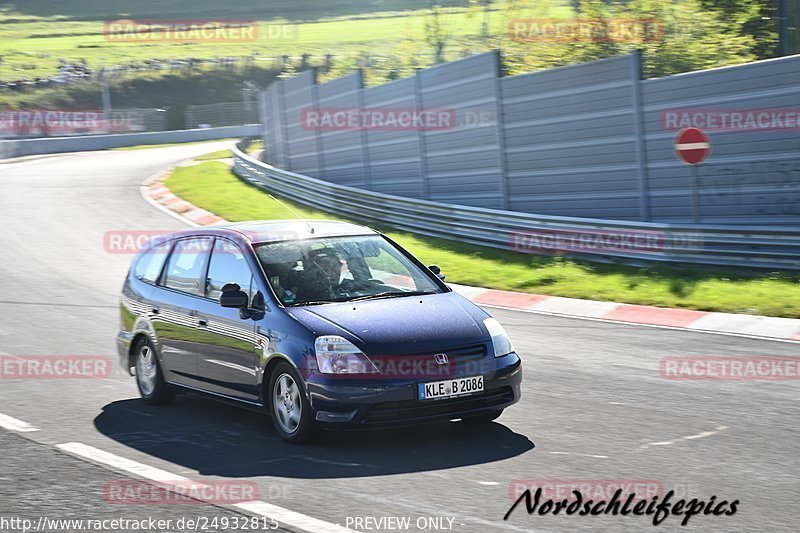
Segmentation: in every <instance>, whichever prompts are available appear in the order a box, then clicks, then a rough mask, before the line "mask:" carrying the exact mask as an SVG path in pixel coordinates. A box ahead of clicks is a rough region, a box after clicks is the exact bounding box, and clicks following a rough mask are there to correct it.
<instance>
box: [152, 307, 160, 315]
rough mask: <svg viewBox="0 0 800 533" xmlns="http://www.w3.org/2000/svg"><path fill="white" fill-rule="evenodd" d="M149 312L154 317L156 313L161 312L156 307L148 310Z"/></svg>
mask: <svg viewBox="0 0 800 533" xmlns="http://www.w3.org/2000/svg"><path fill="white" fill-rule="evenodd" d="M150 312H151V313H153V314H154V315H157V314H158V313H160V312H161V310H160V309H159V308H158V307H153V308H152V309H150Z"/></svg>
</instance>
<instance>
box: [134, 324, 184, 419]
mask: <svg viewBox="0 0 800 533" xmlns="http://www.w3.org/2000/svg"><path fill="white" fill-rule="evenodd" d="M134 357H135V358H136V360H135V366H136V385H137V386H138V387H139V394H141V395H142V399H143V400H144V401H145V403H147V404H150V405H163V404H167V403H170V402H171V401H172V400H174V399H175V393H174V391H173V390H172V389H171V388H170V387H169V385H167V383H166V382H165V381H164V375H163V373H162V372H161V367H160V366H159V364H158V356H157V355H156V350H155V347H154V346H153V344H152V343H151V342H150V341H149V340H148V339H144V340H142V341H140V342H139V343H138V345H137V346H136V349H135V350H134Z"/></svg>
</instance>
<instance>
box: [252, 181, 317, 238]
mask: <svg viewBox="0 0 800 533" xmlns="http://www.w3.org/2000/svg"><path fill="white" fill-rule="evenodd" d="M264 192H266V191H264ZM267 195H268V196H269V197H270V198H272V199H273V200H275V201H276V202H278V203H279V204H281V205H282V206H283V207H285V208H286V209H288V210H289V211H291V212H292V214H293V215H294V216H296V217H297V218H299V219H302V218H303V217H302V216H300V213H298V212H297V211H295V210H294V209H292V208H291V207H289V206H288V205H286V204H285V203H283V202H281V201H280V200H278V199H277V198H275V197H274V196H272V194H270V193H269V192H267ZM303 222H305V224H306V226H308V232H309V233H310V234H312V235H313V234H314V226H312V225H311V223H310V222H309V221H308V220H303Z"/></svg>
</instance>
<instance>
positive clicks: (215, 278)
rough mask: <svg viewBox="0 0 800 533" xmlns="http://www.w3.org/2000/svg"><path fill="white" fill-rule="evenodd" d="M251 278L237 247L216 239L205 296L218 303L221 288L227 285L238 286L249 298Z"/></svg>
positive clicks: (248, 268)
mask: <svg viewBox="0 0 800 533" xmlns="http://www.w3.org/2000/svg"><path fill="white" fill-rule="evenodd" d="M252 277H253V274H252V272H251V271H250V266H249V265H248V264H247V259H246V258H245V256H244V254H243V253H242V251H241V250H240V249H239V247H238V246H236V245H235V244H234V243H232V242H230V241H226V240H225V239H217V241H216V242H215V243H214V251H213V253H212V254H211V259H210V262H209V264H208V280H207V288H208V293H207V296H208V297H209V298H211V299H212V300H216V301H219V297H220V294H222V287H224V286H225V285H226V284H227V283H236V284H238V285H239V287H241V288H242V290H243V291H244V292H246V293H247V294H248V296H249V295H250V283H251V279H252Z"/></svg>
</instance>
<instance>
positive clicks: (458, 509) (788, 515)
mask: <svg viewBox="0 0 800 533" xmlns="http://www.w3.org/2000/svg"><path fill="white" fill-rule="evenodd" d="M226 145H227V143H212V144H206V145H203V146H198V145H189V146H183V147H169V148H156V149H151V150H145V151H121V152H97V153H82V154H68V155H60V156H56V157H46V158H40V159H33V160H28V161H23V162H17V163H7V162H6V163H4V164H0V220H2V229H0V250H1V251H0V316H2V321H0V352H1V353H2V354H4V355H14V356H28V355H36V356H46V355H106V356H115V347H114V336H115V334H116V331H117V329H118V322H119V317H118V312H117V305H118V304H117V297H118V291H119V289H120V287H121V284H122V280H123V277H124V275H125V273H126V271H127V268H128V266H129V264H130V260H131V258H132V256H131V255H128V254H117V253H109V252H107V251H106V249H105V248H104V234H105V233H106V232H109V231H114V230H163V229H177V228H180V227H182V226H183V223H182V222H181V221H179V220H177V219H175V218H173V217H171V216H168V215H167V214H164V213H163V212H161V211H159V210H157V209H156V208H154V207H153V206H151V205H150V204H148V203H147V202H145V201H144V200H143V199H142V197H141V195H140V192H139V186H140V184H141V183H142V182H143V181H144V180H145V179H146V178H148V177H149V176H151V175H154V174H155V173H157V172H159V171H161V170H163V169H165V168H167V167H169V166H171V165H174V164H176V163H178V162H180V161H181V160H184V159H186V158H189V157H193V156H196V155H200V154H202V153H206V152H210V151H213V150H215V149H220V148H221V147H223V146H226ZM423 259H424V258H423ZM442 267H443V270H444V271H445V273H446V271H447V265H442ZM490 312H492V313H493V314H494V316H495V317H496V318H498V319H499V320H500V321H501V322H502V323H503V325H504V326H505V327H506V329H507V330H508V332H509V334H510V336H511V338H512V340H513V341H514V344H515V346H516V348H517V351H518V352H519V353H520V354H521V356H522V358H523V360H524V372H525V377H524V383H523V399H522V401H521V402H520V403H519V404H518V405H516V406H514V407H512V408H511V409H509V410H508V411H507V412H506V413H505V414H504V415H503V416H502V417H501V418H500V419H498V421H497V422H496V423H493V424H490V425H488V426H486V427H485V428H483V429H481V430H480V431H470V430H469V429H468V428H464V427H462V426H461V425H459V424H458V423H444V424H437V425H433V426H425V427H420V428H413V429H403V430H390V431H380V432H371V433H364V432H350V433H334V434H330V435H327V436H326V438H325V439H324V440H323V441H322V442H320V443H318V444H315V445H313V446H308V447H296V446H291V445H288V444H285V443H283V442H282V441H280V440H279V438H278V437H277V436H276V435H275V433H274V431H273V429H272V427H271V425H270V421H269V419H268V418H266V417H265V416H261V415H259V414H257V413H251V412H247V411H244V410H239V409H236V408H233V407H229V406H226V405H222V404H217V403H214V402H211V401H208V400H205V399H200V398H196V397H192V396H187V395H182V396H179V398H178V399H177V400H176V402H175V403H174V404H173V405H171V406H168V407H150V406H146V405H144V404H143V403H142V402H140V400H139V399H138V392H137V391H136V387H135V384H134V381H133V378H131V377H128V376H126V375H124V374H123V373H122V372H121V370H120V369H117V368H115V373H114V374H113V375H112V377H110V378H108V379H102V380H88V381H87V380H82V379H39V380H33V379H22V380H6V379H2V380H0V413H2V414H3V415H7V416H9V417H13V418H14V419H18V420H21V421H24V422H26V423H27V424H30V425H32V426H34V427H35V428H38V429H39V431H32V432H25V433H19V434H17V433H15V432H12V431H8V430H6V429H2V428H0V450H2V452H3V453H0V480H2V484H0V517H2V516H5V517H9V516H17V517H32V518H38V517H40V516H42V515H48V516H50V517H53V518H75V519H77V518H84V519H88V518H97V517H109V516H126V517H137V518H141V517H146V516H154V517H159V518H179V517H199V516H205V517H213V516H218V517H219V516H236V515H238V514H239V512H238V511H237V510H235V509H233V508H231V507H226V506H205V505H200V504H196V505H191V504H184V505H142V504H138V505H121V504H114V503H107V502H106V501H105V500H104V497H103V494H104V492H103V487H104V484H106V483H108V482H109V481H113V480H120V479H135V476H131V475H128V474H125V473H123V472H121V471H119V470H115V469H114V468H112V467H107V466H101V465H97V464H91V463H90V462H87V461H85V460H83V459H79V458H77V457H74V456H72V455H70V454H66V453H64V452H63V451H60V450H59V449H58V448H56V446H57V445H59V444H63V443H71V442H78V443H82V444H85V445H88V446H92V447H95V448H98V449H100V450H103V451H105V452H109V453H111V454H115V455H116V456H119V457H122V458H126V459H130V460H133V461H137V462H139V463H142V464H145V465H148V466H151V467H155V468H159V469H163V470H165V471H167V472H170V473H173V474H175V475H176V476H184V477H186V478H190V479H192V480H207V479H223V480H230V481H243V480H247V481H255V482H256V483H258V486H259V489H260V490H259V494H260V499H262V500H264V501H267V502H269V503H271V504H273V505H276V506H279V507H281V508H284V509H288V510H291V511H295V512H297V513H302V514H303V515H306V516H309V517H312V518H316V519H320V520H324V521H326V522H330V523H332V524H339V525H341V526H348V527H349V528H350V529H355V530H361V531H365V530H370V531H375V530H386V529H378V528H377V526H376V525H375V524H376V522H375V521H374V520H380V519H381V518H382V517H383V518H385V517H411V529H410V530H412V531H415V530H418V529H417V528H416V525H415V524H416V521H417V519H418V518H423V519H427V518H440V519H444V520H443V521H442V525H443V527H450V528H451V529H449V530H450V531H459V532H461V531H465V532H466V531H475V532H483V531H488V532H491V531H575V530H596V531H646V530H649V529H651V528H653V525H652V521H651V518H648V517H635V516H627V517H613V516H610V515H603V516H595V517H592V516H574V515H573V516H564V515H560V516H552V515H548V516H539V515H538V514H534V515H531V516H528V515H527V513H526V512H525V510H524V506H521V507H520V508H518V509H517V510H516V511H515V512H514V513H513V514H512V515H511V517H510V518H509V520H508V521H504V520H503V515H504V514H505V513H506V511H507V510H508V509H509V507H510V505H511V503H512V499H511V498H510V491H513V487H515V486H516V485H515V484H517V483H521V482H525V480H537V481H539V482H543V481H548V480H549V481H552V482H559V483H562V484H569V483H581V482H583V483H587V482H588V483H595V484H596V485H597V484H598V480H599V481H605V482H613V481H618V482H621V483H624V482H631V483H636V482H640V483H641V482H649V483H651V485H652V484H655V485H656V486H658V487H661V488H662V489H663V490H675V491H676V495H677V496H678V497H686V496H687V495H688V498H692V497H697V498H701V499H706V500H707V499H709V498H710V497H711V496H716V497H717V501H721V500H728V501H731V500H739V501H740V504H739V508H738V512H737V513H736V514H735V515H734V516H730V517H726V516H702V515H698V516H694V517H692V519H691V520H690V522H689V525H688V527H686V528H681V527H680V519H679V518H677V517H669V518H667V519H666V520H665V521H664V522H663V523H662V524H661V525H660V526H658V528H657V529H656V530H659V531H676V530H682V531H722V530H726V531H733V530H735V531H796V530H797V527H798V526H797V521H796V509H797V502H798V498H800V482H798V479H797V472H798V470H800V460H798V457H800V454H798V449H800V448H798V438H797V429H796V428H797V421H798V420H800V407H798V390H800V389H799V388H798V387H799V385H800V384H799V383H798V381H790V380H786V381H676V380H667V379H664V378H662V377H661V376H660V374H659V367H658V363H659V360H660V359H661V358H662V357H664V356H667V355H724V356H729V355H794V356H797V355H798V352H800V349H799V348H800V344H798V343H791V342H777V341H764V340H754V339H748V338H741V337H735V336H725V335H714V334H704V333H695V332H687V331H678V330H672V329H663V328H653V327H643V326H623V325H619V324H612V323H603V322H598V321H587V320H578V319H570V318H561V317H554V316H543V315H537V314H531V313H525V312H518V311H509V310H501V309H494V310H490ZM432 319H435V317H432ZM609 496H610V495H609ZM688 498H687V499H688ZM348 517H349V518H348ZM357 517H358V518H365V517H370V518H371V520H373V521H371V522H369V526H370V527H371V529H367V528H366V525H367V522H360V523H361V527H356V526H357V524H358V523H357V522H355V521H354V520H355V518H357ZM448 518H449V519H452V525H450V522H449V521H448V520H447V519H448ZM436 523H438V522H435V521H431V522H429V523H428V527H427V528H426V529H433V525H431V524H436ZM0 529H2V528H0ZM172 530H175V531H177V530H178V529H172ZM172 530H170V531H172ZM445 530H448V529H445ZM9 531H11V530H10V529H9Z"/></svg>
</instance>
